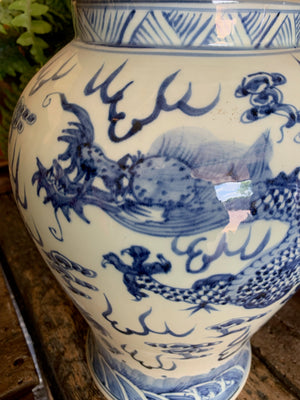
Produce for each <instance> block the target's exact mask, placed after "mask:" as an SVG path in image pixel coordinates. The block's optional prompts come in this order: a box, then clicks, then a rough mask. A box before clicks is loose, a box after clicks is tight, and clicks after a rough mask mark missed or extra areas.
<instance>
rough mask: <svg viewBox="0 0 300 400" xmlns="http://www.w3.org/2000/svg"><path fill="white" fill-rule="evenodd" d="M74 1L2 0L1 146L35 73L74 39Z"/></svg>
mask: <svg viewBox="0 0 300 400" xmlns="http://www.w3.org/2000/svg"><path fill="white" fill-rule="evenodd" d="M73 35H74V32H73V24H72V12H71V0H0V149H1V150H2V153H4V155H5V156H6V155H7V138H8V132H9V126H10V122H11V117H12V114H13V110H14V108H15V105H16V103H17V101H18V98H19V96H20V94H21V92H22V91H23V89H24V88H25V86H26V85H27V83H28V81H29V80H30V79H31V78H32V76H33V75H34V74H35V73H36V72H37V71H38V70H39V69H40V68H41V67H42V66H43V65H44V64H45V62H46V61H47V60H48V59H49V58H51V57H52V56H53V55H54V54H55V53H56V52H57V51H58V50H59V49H60V48H61V47H63V46H64V45H65V44H66V43H68V42H69V41H70V40H71V39H72V38H73Z"/></svg>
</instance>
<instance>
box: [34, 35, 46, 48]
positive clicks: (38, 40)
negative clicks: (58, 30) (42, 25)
mask: <svg viewBox="0 0 300 400" xmlns="http://www.w3.org/2000/svg"><path fill="white" fill-rule="evenodd" d="M34 44H35V45H36V46H38V47H40V48H41V49H47V48H48V47H49V46H48V43H46V42H45V40H43V39H41V38H39V37H37V36H35V37H34Z"/></svg>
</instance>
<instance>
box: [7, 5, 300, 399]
mask: <svg viewBox="0 0 300 400" xmlns="http://www.w3.org/2000/svg"><path fill="white" fill-rule="evenodd" d="M92 3H93V2H90V3H88V5H87V2H84V1H82V2H78V4H79V8H78V12H77V14H78V15H79V17H78V20H77V30H78V35H77V38H76V39H74V41H72V42H71V43H70V44H69V45H67V46H66V47H65V48H64V49H63V50H61V51H60V52H59V53H58V54H57V55H56V56H55V57H54V58H53V59H52V60H50V62H49V63H48V64H47V65H46V66H44V67H43V68H42V69H41V71H40V72H38V74H37V75H36V76H35V77H34V78H33V79H32V81H31V82H30V84H29V85H28V87H27V88H26V89H25V91H24V93H23V95H22V97H21V99H20V101H19V104H18V106H17V108H16V111H15V115H14V120H13V124H12V127H11V132H10V156H9V158H10V173H11V181H12V185H13V189H14V195H15V198H16V202H17V204H18V206H19V209H20V212H21V214H22V216H23V218H24V221H25V223H26V225H27V227H28V229H29V232H30V233H31V235H32V238H33V240H34V241H35V243H36V244H37V246H38V248H39V250H40V252H41V254H42V255H43V257H44V259H45V261H46V262H47V263H48V265H49V266H50V268H51V269H52V271H53V273H54V275H55V276H56V277H57V279H58V281H59V282H60V283H61V284H62V286H63V287H64V289H65V290H66V292H67V293H68V295H69V296H71V297H72V299H73V300H74V302H75V303H76V305H77V306H78V308H79V309H80V310H81V312H82V314H83V315H84V316H85V318H86V320H87V322H88V323H89V324H90V327H91V332H92V333H91V335H90V339H89V344H88V355H89V356H88V357H89V363H90V366H91V369H92V370H93V374H94V377H95V379H96V381H97V383H98V384H99V385H100V386H101V387H102V389H103V390H104V392H105V393H106V394H108V396H109V397H110V398H112V399H117V400H126V399H130V400H146V399H147V400H175V399H179V398H187V399H189V400H190V399H191V400H192V399H193V400H194V399H195V400H196V399H197V400H199V399H200V400H204V399H205V400H206V399H214V400H228V399H233V398H235V397H236V396H237V393H238V392H239V391H240V390H241V388H242V385H243V383H244V381H245V379H246V377H247V374H248V370H249V362H250V350H249V344H248V343H249V339H250V337H251V336H252V334H253V333H254V332H256V331H257V329H259V327H260V326H261V325H262V324H263V323H265V322H266V321H267V320H268V319H269V318H270V317H271V316H272V315H273V314H274V313H275V312H276V311H277V310H278V309H279V308H280V307H281V306H282V305H283V304H284V303H285V302H286V301H287V299H288V298H289V297H290V296H291V295H292V294H293V293H294V292H295V290H296V288H297V286H298V285H299V280H300V273H299V240H300V239H299V159H300V157H299V156H300V135H299V132H300V97H299V90H298V88H299V87H300V51H299V50H298V49H297V48H295V46H297V45H298V42H297V41H298V38H299V37H300V32H299V31H298V30H297V29H296V28H295V27H297V26H298V25H297V24H296V23H297V21H298V20H299V21H300V5H299V4H298V3H297V4H294V3H295V2H293V3H288V4H287V5H284V6H282V5H277V4H276V6H275V5H273V6H268V7H267V8H268V13H269V14H268V15H269V19H268V21H269V23H270V24H271V21H272V25H271V26H268V29H267V28H266V24H267V22H266V21H267V20H266V19H265V22H264V24H265V25H262V22H260V23H259V21H261V18H262V17H261V14H260V12H261V9H264V10H265V11H264V12H265V14H264V15H267V14H266V6H261V5H260V3H248V2H247V3H244V2H242V3H240V4H239V5H237V6H236V7H235V9H234V10H233V11H232V10H229V11H228V10H227V9H226V12H225V13H224V12H222V13H221V14H219V15H220V18H221V19H220V21H221V22H219V25H218V24H217V23H216V20H214V21H215V23H214V25H213V27H214V29H215V30H214V31H211V34H210V36H206V37H204V31H205V29H208V27H209V24H211V22H210V20H209V13H210V16H211V18H212V20H213V19H214V18H215V16H216V15H218V14H216V13H215V12H214V11H213V9H212V8H211V6H209V4H205V7H206V9H207V10H206V11H205V12H206V14H205V15H204V14H203V10H202V9H201V7H200V6H199V4H197V3H191V4H189V5H187V3H186V2H184V3H179V4H178V5H177V4H176V3H158V2H155V3H153V4H149V3H148V4H146V5H145V3H143V2H138V3H137V4H133V5H132V6H130V7H129V6H128V4H126V3H123V2H120V3H117V4H115V8H114V5H111V3H110V4H109V5H107V4H105V3H104V4H103V3H102V4H101V5H99V6H96V5H95V4H92ZM94 3H95V2H94ZM245 4H246V5H245ZM208 6H209V7H208ZM105 7H106V8H105ZM178 7H179V8H178ZM272 7H273V8H272ZM278 7H282V8H281V9H280V10H279V11H280V12H279V16H277V17H276V19H275V17H274V16H275V11H276V12H277V14H278ZM114 10H117V11H114ZM132 10H135V13H133V14H134V15H132V16H131V17H130V18H129V17H128V15H129V14H130V12H132ZM201 12H202V14H203V15H202V14H201ZM217 12H219V9H218V6H217ZM251 13H252V14H251ZM200 14H201V15H202V16H201V15H200ZM199 15H200V16H199ZM142 16H143V18H142ZM232 16H233V17H232ZM113 17H114V18H113ZM126 18H127V19H128V18H129V19H130V20H129V22H128V23H127V25H126V24H124V21H126ZM201 18H202V19H201ZM251 18H252V19H251ZM272 18H273V19H272ZM84 19H86V20H87V21H90V23H91V25H87V22H85V23H84ZM134 19H138V21H139V22H140V24H139V23H138V21H135V22H134V23H135V25H134V27H135V32H134V29H133V25H132V26H131V25H130V24H131V23H133V21H134ZM78 21H79V22H80V23H79V22H78ZM95 21H96V22H97V21H98V22H97V23H96V25H92V22H95ZM109 21H110V22H109ZM112 21H114V22H112ZM171 21H172V22H171ZM180 21H181V22H180ZM185 21H186V26H185V25H184V23H185ZM187 21H189V23H187ZM205 21H206V22H205ZM217 21H219V20H217ZM224 21H225V22H224ZM228 21H232V22H231V24H232V25H228ZM251 21H252V22H251ZM293 21H294V25H292V23H293ZM154 22H156V23H157V24H156V25H154ZM250 22H251V23H250ZM279 22H280V23H279ZM122 24H123V25H122ZM180 24H181V25H180ZM95 26H97V27H98V28H97V29H100V28H101V31H99V30H98V31H97V30H95ZM184 26H185V28H184ZM189 27H190V32H188V29H189ZM255 27H256V28H255ZM258 27H260V31H259V32H258V30H257V31H255V29H258ZM275 27H276V29H275ZM104 28H105V29H104ZM192 28H193V29H194V30H193V32H192ZM210 28H211V29H213V28H212V27H210ZM242 28H243V29H242ZM122 29H123V30H122ZM184 29H185V33H186V34H185V35H184ZM220 29H221V31H222V34H221V33H220V32H221V31H220ZM226 29H227V30H226ZM251 29H252V31H251ZM264 29H265V30H264ZM171 31H172V32H171ZM263 31H264V32H265V35H262V36H260V34H261V33H262V32H263ZM95 32H96V33H95ZM103 32H106V36H105V37H104V36H103ZM207 32H208V31H207ZM240 32H243V35H242V34H240V35H239V33H240ZM245 32H248V35H246V36H245ZM255 32H256V33H255ZM121 33H122V35H121ZM133 33H134V34H133ZM175 33H176V35H175ZM179 33H180V34H179ZM192 33H193V35H192ZM101 34H102V36H101ZM80 35H81V36H82V35H85V37H87V36H88V35H89V37H90V38H92V39H91V40H89V43H84V42H83V41H82V40H81V39H80V38H79V36H80ZM201 35H202V39H201V40H200V36H201ZM222 35H223V36H222ZM251 35H252V36H251ZM192 36H193V37H194V40H192V39H191V38H192ZM238 37H239V42H237V38H238ZM259 37H260V40H259V41H258V38H259ZM99 38H100V39H101V41H102V42H103V41H104V42H105V43H104V44H99V43H98V40H100V39H99ZM116 38H119V39H118V40H119V43H117V42H118V40H117V41H116ZM213 38H215V41H214V42H213ZM150 39H151V40H150ZM188 39H190V40H188ZM196 39H199V40H198V42H197V40H196ZM266 39H268V40H266ZM216 40H217V41H216ZM247 40H248V42H247ZM166 41H168V43H169V45H168V46H167V45H166ZM245 42H247V43H248V44H249V45H245ZM212 43H213V45H211V44H212ZM143 44H144V45H143ZM212 47H213V48H212ZM240 47H242V48H240ZM255 47H256V48H255ZM184 395H185V396H186V397H183V396H184Z"/></svg>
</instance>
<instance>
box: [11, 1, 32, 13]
mask: <svg viewBox="0 0 300 400" xmlns="http://www.w3.org/2000/svg"><path fill="white" fill-rule="evenodd" d="M27 8H28V5H27V1H26V0H17V1H14V2H13V3H11V4H10V5H9V6H8V9H9V10H15V11H24V12H25V11H26V10H27Z"/></svg>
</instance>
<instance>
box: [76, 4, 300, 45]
mask: <svg viewBox="0 0 300 400" xmlns="http://www.w3.org/2000/svg"><path fill="white" fill-rule="evenodd" d="M299 26H300V12H299V6H297V5H295V6H294V7H292V6H288V5H285V6H284V7H283V6H281V7H280V5H277V6H276V5H273V6H269V7H268V9H264V8H263V5H261V6H259V5H258V4H256V5H253V7H252V8H250V7H249V6H248V7H241V6H240V7H237V5H231V6H230V5H226V7H225V6H224V5H223V6H222V8H220V7H218V6H215V7H209V5H208V4H207V5H205V6H203V5H202V7H201V5H198V6H197V5H194V6H189V7H187V5H184V3H174V4H163V3H156V4H153V3H151V4H150V3H149V4H136V3H135V4H134V5H132V4H131V5H129V4H126V3H124V4H114V5H111V4H105V3H104V4H103V3H102V4H84V3H80V4H79V5H77V27H76V28H77V34H78V35H79V37H80V38H81V39H82V40H83V41H84V42H87V43H94V44H95V43H96V44H105V45H110V46H126V47H134V48H135V47H142V48H185V49H199V48H203V47H204V48H207V47H208V48H210V47H214V48H215V47H221V48H224V47H225V48H252V49H277V48H281V49H282V48H295V47H298V46H299V40H300V29H299Z"/></svg>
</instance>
